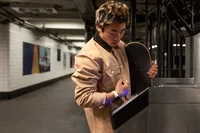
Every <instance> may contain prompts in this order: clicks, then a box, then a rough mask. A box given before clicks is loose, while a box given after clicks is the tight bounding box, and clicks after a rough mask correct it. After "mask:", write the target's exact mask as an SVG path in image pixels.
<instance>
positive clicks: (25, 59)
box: [0, 0, 200, 133]
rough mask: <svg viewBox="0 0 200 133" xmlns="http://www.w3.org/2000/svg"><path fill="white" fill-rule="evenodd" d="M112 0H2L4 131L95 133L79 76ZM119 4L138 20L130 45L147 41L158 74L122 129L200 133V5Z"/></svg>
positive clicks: (0, 121) (149, 0) (129, 0)
mask: <svg viewBox="0 0 200 133" xmlns="http://www.w3.org/2000/svg"><path fill="white" fill-rule="evenodd" d="M106 1H108V0H0V133H89V132H90V131H89V128H88V125H87V120H86V118H85V115H84V111H83V109H82V108H81V107H79V106H78V105H77V104H76V102H75V100H74V89H75V83H74V82H73V81H72V80H71V75H72V74H73V72H74V71H75V69H74V66H73V64H74V58H75V56H76V54H77V53H78V52H79V51H80V50H81V48H82V47H83V46H84V44H85V43H86V42H87V41H88V40H90V39H91V38H92V37H93V35H94V34H95V32H96V29H95V11H96V10H97V9H98V7H99V6H100V5H101V4H103V3H104V2H106ZM118 1H120V2H124V3H126V4H127V5H128V7H129V9H130V17H131V22H130V25H129V26H127V29H126V32H125V35H124V36H123V38H122V40H123V41H124V42H125V43H126V44H128V43H129V42H140V43H143V44H144V45H145V46H146V47H147V48H148V49H149V52H150V55H151V58H152V60H154V61H155V62H156V64H157V65H158V74H157V76H156V77H155V78H154V79H153V85H152V86H151V87H149V89H148V106H147V107H146V108H144V109H143V110H142V111H140V112H139V113H138V114H137V115H135V116H134V117H132V118H131V119H129V120H128V121H127V122H126V123H124V124H123V125H122V126H121V127H119V128H118V129H117V130H115V132H116V133H200V126H199V125H200V46H199V45H200V8H199V7H200V1H199V0H118ZM34 53H39V54H37V55H36V54H34ZM30 54H32V55H34V56H33V58H30ZM38 59H39V64H38V63H37V61H36V60H38ZM35 66H39V67H35ZM32 67H33V68H34V69H33V68H32ZM136 108H137V107H136Z"/></svg>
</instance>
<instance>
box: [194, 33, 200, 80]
mask: <svg viewBox="0 0 200 133" xmlns="http://www.w3.org/2000/svg"><path fill="white" fill-rule="evenodd" d="M199 39H200V34H197V35H195V36H194V52H193V57H194V61H193V75H194V82H195V83H200V69H199V64H200V42H199Z"/></svg>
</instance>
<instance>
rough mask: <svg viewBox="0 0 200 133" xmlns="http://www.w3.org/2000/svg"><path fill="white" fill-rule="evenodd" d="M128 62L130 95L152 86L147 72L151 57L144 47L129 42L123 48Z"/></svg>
mask: <svg viewBox="0 0 200 133" xmlns="http://www.w3.org/2000/svg"><path fill="white" fill-rule="evenodd" d="M125 50H126V54H127V57H128V62H129V71H130V79H131V81H130V82H131V95H134V94H136V93H139V92H141V91H143V90H145V89H146V88H147V87H151V86H152V81H151V78H149V75H148V74H147V72H148V71H149V69H150V67H151V56H150V53H149V50H148V49H147V48H146V46H145V45H144V44H142V43H139V42H130V43H128V44H127V45H126V47H125Z"/></svg>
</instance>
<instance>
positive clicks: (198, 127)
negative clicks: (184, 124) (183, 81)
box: [189, 104, 200, 133]
mask: <svg viewBox="0 0 200 133" xmlns="http://www.w3.org/2000/svg"><path fill="white" fill-rule="evenodd" d="M189 122H190V123H189V133H199V132H200V104H190V105H189Z"/></svg>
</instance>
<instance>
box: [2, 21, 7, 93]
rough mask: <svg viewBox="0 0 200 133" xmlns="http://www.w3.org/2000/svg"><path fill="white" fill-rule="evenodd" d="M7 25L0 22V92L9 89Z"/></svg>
mask: <svg viewBox="0 0 200 133" xmlns="http://www.w3.org/2000/svg"><path fill="white" fill-rule="evenodd" d="M8 37H9V33H8V25H6V24H0V92H6V91H8V90H9V67H8V66H9V51H8V49H9V45H8Z"/></svg>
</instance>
